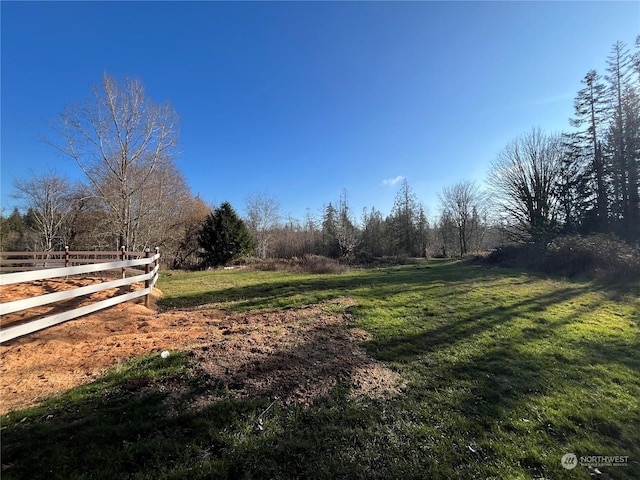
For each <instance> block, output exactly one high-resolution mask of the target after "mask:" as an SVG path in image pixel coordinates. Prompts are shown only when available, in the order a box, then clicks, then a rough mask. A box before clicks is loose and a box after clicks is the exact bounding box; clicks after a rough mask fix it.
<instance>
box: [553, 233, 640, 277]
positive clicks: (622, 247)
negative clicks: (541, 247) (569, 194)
mask: <svg viewBox="0 0 640 480" xmlns="http://www.w3.org/2000/svg"><path fill="white" fill-rule="evenodd" d="M542 270H543V271H545V272H548V273H553V274H556V275H564V276H566V277H575V276H587V277H589V278H601V279H606V280H618V281H625V280H637V279H640V250H639V249H638V248H637V247H636V248H634V247H632V246H631V245H629V244H627V243H625V242H623V241H621V240H619V239H617V238H616V237H615V236H613V235H604V234H596V235H589V236H585V237H583V236H579V235H570V236H566V237H559V238H556V239H555V240H553V241H552V242H551V243H550V244H549V245H547V248H546V252H545V255H544V258H543V262H542Z"/></svg>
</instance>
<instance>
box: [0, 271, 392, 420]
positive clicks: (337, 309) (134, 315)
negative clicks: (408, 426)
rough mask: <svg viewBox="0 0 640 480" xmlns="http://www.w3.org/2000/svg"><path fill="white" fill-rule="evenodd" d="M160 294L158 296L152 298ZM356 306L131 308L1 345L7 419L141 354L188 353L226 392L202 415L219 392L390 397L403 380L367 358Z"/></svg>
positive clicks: (11, 319)
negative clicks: (338, 389) (343, 386)
mask: <svg viewBox="0 0 640 480" xmlns="http://www.w3.org/2000/svg"><path fill="white" fill-rule="evenodd" d="M98 281H100V279H97V278H87V277H85V278H81V279H74V280H71V281H69V280H67V281H65V280H45V281H39V282H32V283H29V284H20V285H15V286H14V285H9V286H3V287H0V298H1V300H2V301H3V302H7V301H10V300H14V299H21V298H27V297H30V296H35V295H42V294H44V293H49V292H53V291H61V290H63V289H67V288H75V287H78V286H82V285H87V284H90V283H94V282H98ZM113 293H114V292H113V291H111V292H109V291H107V292H100V293H99V294H94V295H92V296H91V297H90V298H87V299H80V300H78V299H74V301H72V302H70V303H68V304H66V305H62V306H56V307H55V308H56V309H68V308H70V304H73V306H74V307H77V306H79V305H81V304H82V302H94V301H97V300H100V299H102V298H106V297H108V296H110V295H113ZM160 295H161V293H160V292H159V291H158V292H156V295H154V298H156V299H157V298H158V297H159V296H160ZM350 305H353V300H352V299H350V298H339V299H335V300H333V301H331V302H326V303H321V304H317V305H312V306H308V307H305V308H301V309H289V310H279V311H256V312H247V313H234V312H228V311H222V310H204V309H202V310H195V311H170V312H162V313H161V312H158V311H157V310H156V309H155V308H154V306H153V302H152V305H151V306H152V308H146V307H145V306H144V305H142V304H135V303H131V302H130V303H124V304H120V305H116V306H114V307H111V308H109V309H106V310H103V311H100V312H96V313H94V314H91V315H87V316H85V317H81V318H78V319H75V320H70V321H68V322H66V323H63V324H60V325H57V326H55V327H51V328H49V329H46V330H41V331H39V332H36V333H33V334H31V335H28V336H24V337H20V338H17V339H15V340H13V341H10V342H6V343H5V344H3V345H0V414H5V413H7V412H10V411H13V410H16V409H21V408H26V407H30V406H33V405H36V404H38V403H39V402H40V401H42V400H43V399H45V398H47V397H49V396H51V395H55V394H59V393H61V392H64V391H66V390H68V389H69V388H72V387H74V386H77V385H81V384H84V383H87V382H91V381H93V380H94V379H95V378H97V377H98V376H100V375H102V374H103V373H104V372H105V371H106V370H107V369H109V368H110V367H113V366H114V365H117V364H118V363H122V362H124V361H126V360H128V359H131V358H133V357H135V356H139V355H145V354H152V353H156V352H157V353H158V354H160V352H161V351H163V350H169V351H175V350H188V351H190V352H191V354H190V361H191V362H192V363H193V367H194V371H195V372H196V374H198V375H202V376H203V377H207V379H208V381H210V382H212V383H213V384H215V385H217V386H218V387H222V388H216V389H214V390H212V393H210V394H206V395H203V396H202V397H200V398H199V399H197V400H196V402H195V403H196V404H195V405H194V407H199V406H203V405H204V404H206V403H208V402H212V401H215V400H216V398H217V397H216V393H215V392H216V391H221V390H225V391H227V392H232V393H233V394H234V395H236V396H238V397H253V396H270V397H272V398H274V399H278V400H279V401H281V402H283V403H291V402H298V403H301V404H304V405H311V404H313V402H314V401H315V400H316V399H317V398H319V397H320V396H323V395H325V394H327V393H328V392H329V391H330V390H331V388H332V387H333V386H335V385H336V384H337V383H338V382H342V381H346V382H349V383H351V384H352V386H353V388H352V392H353V395H369V396H378V397H380V396H389V395H394V394H396V393H398V391H399V389H400V388H401V384H400V382H399V375H398V374H397V373H396V372H394V371H392V370H391V369H389V368H388V367H387V366H385V365H384V364H383V363H381V362H378V361H377V360H375V359H373V358H372V357H370V356H368V355H367V353H366V352H365V350H364V349H363V348H361V346H360V343H361V342H363V341H365V340H366V339H367V334H366V332H364V331H363V330H360V329H357V328H353V326H352V325H350V323H351V318H350V316H349V315H348V314H347V313H345V310H346V308H347V307H348V306H350ZM51 310H52V309H51V307H40V308H39V309H33V310H30V311H29V312H28V314H18V313H16V314H11V315H5V316H3V317H2V318H1V319H0V326H1V327H3V328H4V327H7V326H9V325H15V324H17V323H18V322H24V321H28V320H29V319H33V318H34V317H37V316H42V315H44V314H47V313H53V312H52V311H51Z"/></svg>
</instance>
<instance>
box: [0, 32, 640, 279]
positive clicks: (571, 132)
mask: <svg viewBox="0 0 640 480" xmlns="http://www.w3.org/2000/svg"><path fill="white" fill-rule="evenodd" d="M582 84H583V88H581V89H580V90H579V91H578V92H577V93H576V96H575V100H574V110H573V112H567V116H568V117H570V118H571V119H570V121H569V124H568V128H567V131H565V132H561V133H547V132H544V131H543V130H541V129H532V130H531V131H529V132H524V133H523V134H522V135H521V136H519V137H518V138H515V139H513V140H512V141H511V142H510V143H509V144H507V145H505V146H504V148H503V149H502V150H501V151H500V152H499V153H498V155H497V156H496V158H495V159H494V161H493V162H492V163H491V165H490V166H489V169H488V174H487V180H486V184H487V188H486V189H484V190H483V189H481V187H480V186H479V185H477V184H476V183H474V182H471V181H467V180H461V181H460V182H458V183H456V184H454V185H451V186H449V187H446V188H444V189H443V190H442V191H441V192H439V198H440V204H439V206H438V212H439V215H438V216H437V217H436V218H427V215H426V214H425V208H424V206H423V205H422V204H421V203H420V202H419V201H418V199H417V195H416V193H415V192H414V191H413V189H412V188H411V186H410V185H409V183H408V182H407V180H406V179H405V180H404V182H403V183H402V184H401V185H400V187H399V189H398V191H397V194H396V198H395V202H394V205H393V208H392V210H391V212H389V213H388V214H386V215H385V214H383V213H382V212H380V211H379V210H377V209H376V208H375V207H372V208H370V209H365V210H364V211H363V212H354V211H353V210H352V209H351V207H350V206H349V202H348V191H347V190H346V189H345V190H343V192H342V195H341V196H340V198H339V199H337V201H336V200H333V201H330V202H329V203H328V204H326V205H325V206H323V208H322V213H321V214H320V215H317V216H313V215H311V214H307V216H306V218H304V219H293V218H283V216H282V213H281V211H280V206H279V202H278V199H277V196H275V195H273V194H271V193H268V192H256V193H253V194H251V195H249V196H248V197H247V199H246V204H245V205H244V207H245V211H246V212H247V213H246V218H242V219H238V218H237V215H236V213H235V210H234V209H233V207H232V206H231V205H228V204H227V203H225V204H223V205H222V206H220V207H218V206H214V205H207V204H206V203H205V202H204V201H203V200H202V199H200V198H199V197H197V196H194V195H193V194H192V193H191V191H190V189H189V186H188V185H187V182H186V180H185V179H184V177H183V175H182V173H181V172H180V171H179V169H178V168H177V166H176V164H175V162H174V160H175V158H176V155H177V154H178V153H177V151H176V145H177V140H178V130H177V123H178V115H177V113H176V112H175V111H174V110H173V108H172V107H171V106H170V105H169V104H162V105H159V104H156V103H154V102H153V101H152V100H151V99H149V98H148V97H147V96H146V94H145V89H144V86H143V85H142V83H141V82H140V81H139V80H136V79H129V78H125V79H122V80H119V79H115V78H113V77H111V76H109V75H108V74H106V73H105V74H104V76H103V78H102V82H101V83H100V84H99V85H97V86H95V87H94V88H93V91H92V96H91V97H90V99H89V100H87V101H86V102H84V103H77V102H74V103H70V104H69V106H68V107H67V108H65V110H64V111H63V112H62V113H61V114H60V115H59V116H58V117H57V118H56V120H55V122H54V125H53V129H52V132H51V133H50V135H49V136H48V137H47V138H46V141H47V142H48V143H49V144H50V145H51V147H52V148H53V149H56V150H58V151H59V152H61V153H62V154H64V155H66V156H68V157H71V158H72V159H73V160H74V161H75V163H76V165H77V167H78V168H80V170H81V171H82V172H83V174H84V181H82V182H72V181H70V180H69V179H68V177H67V176H66V175H61V174H59V173H57V172H55V171H48V172H41V173H39V174H33V175H31V176H30V177H29V178H23V179H16V180H15V181H14V194H13V197H14V198H16V200H17V201H18V202H19V204H20V208H15V209H14V210H13V211H12V212H5V211H4V210H3V211H2V216H1V232H2V235H1V245H0V247H1V249H2V251H49V250H61V249H64V247H65V246H69V247H70V248H71V249H72V250H115V249H119V248H120V247H121V246H125V247H126V248H127V250H130V251H134V250H142V249H144V248H145V247H156V246H158V247H160V249H161V252H162V256H163V262H164V264H165V265H166V266H169V267H172V268H197V267H200V266H206V265H210V264H212V263H213V264H221V263H226V262H228V261H230V260H233V259H235V258H237V257H238V256H243V255H248V256H253V257H257V258H262V259H266V258H293V257H304V256H305V255H323V256H327V257H332V258H337V259H340V258H349V259H360V260H362V261H370V260H372V259H375V258H380V257H388V256H392V257H400V256H408V257H424V256H427V257H428V256H443V257H450V256H464V255H467V254H469V253H474V252H478V251H485V250H488V249H492V248H496V247H499V246H501V245H505V244H514V243H534V242H550V241H551V240H553V239H554V238H556V237H558V236H562V235H569V234H571V235H588V234H594V233H600V234H602V233H604V234H612V235H615V236H617V237H619V238H620V239H622V240H624V241H626V242H628V243H630V244H638V243H639V242H640V182H639V174H640V36H638V38H637V39H636V42H635V45H634V47H633V48H630V47H628V46H627V45H625V44H624V43H622V42H616V43H615V44H614V45H613V46H612V48H611V53H610V55H609V56H608V57H607V59H606V71H605V72H603V73H602V74H601V73H598V72H597V71H595V70H591V71H589V72H587V73H586V75H585V76H584V78H583V79H582ZM5 160H10V159H5ZM240 224H242V225H240ZM239 225H240V226H239ZM227 230H228V231H227ZM244 230H246V232H247V233H248V237H247V236H246V234H245V233H244ZM238 235H240V236H242V241H238V242H236V236H238ZM214 238H215V239H220V238H221V239H223V240H215V241H216V242H218V241H222V242H227V243H229V242H230V245H231V246H229V247H228V246H225V247H224V248H226V249H227V251H228V253H229V255H227V256H224V257H222V259H221V260H220V259H219V257H218V256H216V255H213V256H212V253H211V252H212V251H214V250H216V249H219V248H223V247H221V246H219V245H218V244H217V243H216V244H215V245H212V244H211V242H213V241H214V240H212V239H214ZM234 242H235V243H234ZM214 247H215V248H214ZM227 247H228V248H227ZM212 258H215V259H216V260H211V259H212Z"/></svg>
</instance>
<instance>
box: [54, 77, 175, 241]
mask: <svg viewBox="0 0 640 480" xmlns="http://www.w3.org/2000/svg"><path fill="white" fill-rule="evenodd" d="M53 128H54V131H55V132H56V133H57V134H58V138H56V139H54V140H47V141H48V142H49V143H50V144H52V145H53V146H55V147H56V148H58V149H59V150H60V151H61V152H63V153H64V154H66V155H68V156H70V157H71V158H73V159H74V160H75V161H76V163H77V164H78V166H79V167H80V169H81V170H82V171H83V172H84V174H85V175H86V177H87V179H88V181H89V183H90V185H91V187H92V189H93V190H94V192H95V194H96V195H97V196H98V197H99V198H100V200H101V201H102V202H104V204H105V206H106V207H107V209H108V218H109V221H110V224H111V229H112V231H114V232H116V236H117V241H118V246H120V245H124V246H126V247H127V248H131V249H135V248H139V247H140V246H141V240H140V239H139V237H140V228H141V222H140V212H141V210H142V209H144V208H146V206H147V205H146V202H149V201H153V199H152V198H151V197H150V195H153V194H158V193H160V194H161V190H158V189H155V188H154V189H153V191H152V192H150V191H149V189H148V186H149V183H150V182H152V178H153V177H154V175H156V174H157V172H159V171H162V170H166V169H171V167H172V165H173V154H174V153H175V147H176V144H177V141H178V117H177V114H176V112H175V111H174V110H173V108H172V107H171V106H170V105H169V104H168V103H165V104H163V105H158V104H156V103H154V102H153V101H152V100H150V99H149V98H147V96H146V94H145V90H144V86H143V85H142V83H141V82H140V80H135V79H128V78H127V79H124V81H122V82H121V83H119V82H117V81H116V80H115V79H114V78H113V77H111V76H109V75H108V74H106V73H105V74H104V76H103V79H102V83H101V85H100V86H99V87H98V86H96V87H94V88H93V96H92V97H91V98H89V99H88V100H86V101H85V102H82V103H74V104H71V105H69V106H68V107H67V108H65V110H64V112H63V113H62V114H61V115H60V118H59V121H58V122H57V123H56V124H54V126H53ZM152 183H153V182H152ZM160 221H161V220H160Z"/></svg>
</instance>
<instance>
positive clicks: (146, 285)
mask: <svg viewBox="0 0 640 480" xmlns="http://www.w3.org/2000/svg"><path fill="white" fill-rule="evenodd" d="M150 254H151V249H150V248H149V247H147V248H145V249H144V258H149V255H150ZM144 273H145V274H147V275H149V264H148V263H145V264H144ZM149 284H150V282H149V279H148V278H147V279H146V280H145V281H144V288H145V289H146V288H149ZM150 294H151V292H149V293H147V294H146V295H145V296H144V306H145V307H147V308H149V297H150V296H151V295H150Z"/></svg>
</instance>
